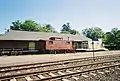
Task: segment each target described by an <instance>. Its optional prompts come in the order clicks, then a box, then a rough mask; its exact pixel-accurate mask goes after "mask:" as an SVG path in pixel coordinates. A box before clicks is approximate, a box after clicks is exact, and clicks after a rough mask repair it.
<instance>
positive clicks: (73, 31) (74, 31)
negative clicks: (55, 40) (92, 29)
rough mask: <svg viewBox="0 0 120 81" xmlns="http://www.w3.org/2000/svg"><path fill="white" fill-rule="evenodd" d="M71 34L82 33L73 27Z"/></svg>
mask: <svg viewBox="0 0 120 81" xmlns="http://www.w3.org/2000/svg"><path fill="white" fill-rule="evenodd" d="M70 34H72V35H76V34H80V33H79V31H77V30H75V29H72V30H70Z"/></svg>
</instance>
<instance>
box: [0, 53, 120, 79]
mask: <svg viewBox="0 0 120 81" xmlns="http://www.w3.org/2000/svg"><path fill="white" fill-rule="evenodd" d="M119 65H120V55H107V56H98V57H96V60H95V61H93V59H92V58H91V57H89V58H79V59H69V60H62V61H55V62H47V63H36V64H26V65H18V66H17V65H16V66H8V67H7V66H6V67H1V68H0V80H2V81H30V80H33V81H35V80H38V81H39V80H41V81H44V80H50V81H51V80H55V81H59V80H60V81H64V80H65V81H69V80H70V81H71V80H73V81H76V80H78V81H79V79H80V77H83V78H85V77H89V75H96V74H97V73H100V72H98V71H99V70H104V69H107V70H105V71H107V72H111V71H110V70H111V68H116V67H117V69H118V70H119ZM86 73H87V74H86ZM102 73H104V71H102V72H101V74H102ZM77 74H78V75H79V76H80V77H79V76H77ZM83 74H84V75H83ZM75 76H76V77H75Z"/></svg>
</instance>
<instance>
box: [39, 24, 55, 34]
mask: <svg viewBox="0 0 120 81" xmlns="http://www.w3.org/2000/svg"><path fill="white" fill-rule="evenodd" d="M39 31H41V32H53V33H57V31H56V30H55V28H53V27H52V26H51V25H50V24H45V25H43V26H41V27H40V29H39Z"/></svg>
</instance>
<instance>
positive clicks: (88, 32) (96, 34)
mask: <svg viewBox="0 0 120 81" xmlns="http://www.w3.org/2000/svg"><path fill="white" fill-rule="evenodd" d="M82 33H83V34H84V35H85V36H86V37H88V38H91V39H93V40H94V39H96V38H102V37H103V35H104V32H103V31H102V29H101V28H99V27H94V28H93V27H92V28H86V29H83V30H82Z"/></svg>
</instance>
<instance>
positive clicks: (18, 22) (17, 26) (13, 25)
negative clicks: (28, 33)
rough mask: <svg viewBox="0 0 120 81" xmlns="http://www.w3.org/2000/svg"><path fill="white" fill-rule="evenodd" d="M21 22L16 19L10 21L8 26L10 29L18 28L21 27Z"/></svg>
mask: <svg viewBox="0 0 120 81" xmlns="http://www.w3.org/2000/svg"><path fill="white" fill-rule="evenodd" d="M21 25H22V22H21V21H20V20H16V21H14V22H12V25H11V26H10V29H12V30H20V29H21Z"/></svg>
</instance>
